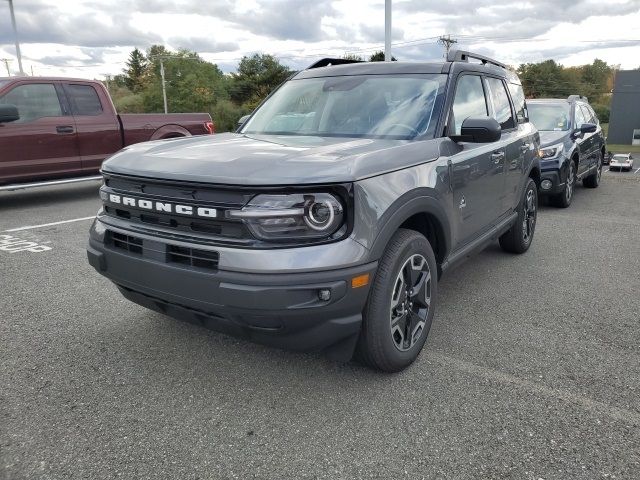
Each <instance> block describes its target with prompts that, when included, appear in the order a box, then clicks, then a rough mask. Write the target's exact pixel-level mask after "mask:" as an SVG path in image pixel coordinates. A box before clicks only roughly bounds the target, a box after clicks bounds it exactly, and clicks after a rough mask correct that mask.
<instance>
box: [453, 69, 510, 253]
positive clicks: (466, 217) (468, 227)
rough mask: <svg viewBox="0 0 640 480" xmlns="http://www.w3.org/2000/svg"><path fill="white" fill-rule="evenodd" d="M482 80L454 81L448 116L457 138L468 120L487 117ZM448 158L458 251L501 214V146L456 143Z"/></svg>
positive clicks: (464, 77) (470, 77) (465, 76)
mask: <svg viewBox="0 0 640 480" xmlns="http://www.w3.org/2000/svg"><path fill="white" fill-rule="evenodd" d="M488 114H489V111H488V109H487V101H486V97H485V91H484V86H483V82H482V78H481V77H480V76H479V75H469V74H463V75H461V76H460V77H458V82H457V86H456V93H455V97H454V101H453V107H452V111H451V115H450V122H449V125H450V128H451V129H453V130H454V131H455V134H456V135H459V134H460V131H461V127H462V122H463V121H464V120H465V119H466V118H468V117H482V116H485V117H486V116H488ZM457 149H458V150H457V152H455V153H454V154H453V155H452V156H451V174H452V188H453V202H454V205H453V210H454V211H455V212H456V217H457V221H456V227H457V228H456V231H457V235H456V237H457V238H456V247H457V248H460V247H462V246H464V245H466V244H467V243H469V242H470V241H472V240H473V239H474V238H476V237H477V236H478V235H479V234H481V233H483V232H484V231H486V230H488V229H489V228H490V227H491V226H493V225H494V224H495V223H496V222H497V220H498V219H499V218H500V216H501V215H502V213H503V204H504V199H503V198H502V197H503V194H504V166H505V160H506V158H507V152H506V149H505V144H504V142H495V143H490V144H478V143H467V142H460V143H459V144H457Z"/></svg>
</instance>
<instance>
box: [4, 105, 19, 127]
mask: <svg viewBox="0 0 640 480" xmlns="http://www.w3.org/2000/svg"><path fill="white" fill-rule="evenodd" d="M16 120H20V114H19V113H18V108H17V107H16V106H15V105H9V104H4V105H0V123H6V122H15V121H16Z"/></svg>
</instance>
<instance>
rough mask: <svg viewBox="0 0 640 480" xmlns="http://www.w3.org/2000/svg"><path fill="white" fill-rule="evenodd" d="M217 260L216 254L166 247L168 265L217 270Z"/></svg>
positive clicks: (193, 249)
mask: <svg viewBox="0 0 640 480" xmlns="http://www.w3.org/2000/svg"><path fill="white" fill-rule="evenodd" d="M219 259H220V254H219V253H218V252H210V251H208V250H200V249H197V248H188V247H179V246H177V245H167V261H168V262H170V263H181V264H183V265H190V266H192V267H198V268H208V269H210V270H217V269H218V260H219Z"/></svg>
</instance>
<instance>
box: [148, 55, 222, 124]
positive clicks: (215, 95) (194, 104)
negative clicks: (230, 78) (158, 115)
mask: <svg viewBox="0 0 640 480" xmlns="http://www.w3.org/2000/svg"><path fill="white" fill-rule="evenodd" d="M147 55H148V59H149V68H148V76H149V79H148V82H147V86H146V88H145V90H144V94H143V103H144V106H145V109H146V110H147V111H156V112H161V111H162V108H163V99H162V78H161V75H160V61H161V60H162V63H163V64H164V71H165V87H166V90H167V104H168V106H169V110H170V111H171V112H211V111H212V110H213V108H214V107H215V105H216V103H217V102H218V101H219V100H221V99H225V98H227V92H226V84H225V79H224V75H223V74H222V71H220V69H219V68H218V66H217V65H214V64H212V63H209V62H206V61H204V60H203V59H202V58H200V56H199V55H198V54H197V53H195V52H190V51H189V50H180V51H178V52H170V51H168V50H166V49H165V48H164V47H160V46H157V45H154V46H153V47H151V49H149V52H148V54H147Z"/></svg>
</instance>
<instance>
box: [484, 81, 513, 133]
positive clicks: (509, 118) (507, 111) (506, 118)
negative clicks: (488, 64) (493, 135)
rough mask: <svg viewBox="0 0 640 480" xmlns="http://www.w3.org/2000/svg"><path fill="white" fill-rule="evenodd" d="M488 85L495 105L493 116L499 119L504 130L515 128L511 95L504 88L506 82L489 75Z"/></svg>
mask: <svg viewBox="0 0 640 480" xmlns="http://www.w3.org/2000/svg"><path fill="white" fill-rule="evenodd" d="M487 85H489V97H490V98H491V103H492V105H493V118H495V119H496V120H497V121H498V123H499V124H500V126H501V127H502V130H508V129H510V128H515V126H516V122H515V120H514V119H513V113H512V111H511V103H509V96H508V95H507V90H506V89H505V88H504V83H503V82H502V80H500V79H498V78H491V77H489V78H487Z"/></svg>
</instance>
